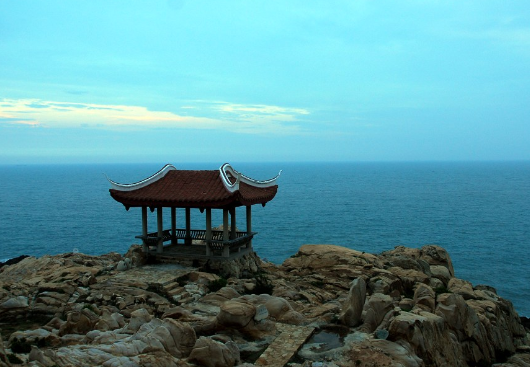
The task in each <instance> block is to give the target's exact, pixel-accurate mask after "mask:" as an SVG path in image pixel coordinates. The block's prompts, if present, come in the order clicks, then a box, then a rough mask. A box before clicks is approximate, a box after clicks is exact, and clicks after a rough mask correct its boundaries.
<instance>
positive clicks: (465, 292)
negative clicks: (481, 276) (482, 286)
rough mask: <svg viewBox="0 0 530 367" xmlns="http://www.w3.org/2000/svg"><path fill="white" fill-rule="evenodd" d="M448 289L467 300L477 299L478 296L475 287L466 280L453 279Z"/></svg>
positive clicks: (448, 284)
mask: <svg viewBox="0 0 530 367" xmlns="http://www.w3.org/2000/svg"><path fill="white" fill-rule="evenodd" d="M447 289H448V290H449V292H451V293H456V294H459V295H461V296H462V297H464V299H466V300H467V299H474V298H477V296H476V295H475V291H474V290H473V286H472V285H471V282H468V281H466V280H462V279H458V278H452V279H451V280H450V281H449V282H448V283H447Z"/></svg>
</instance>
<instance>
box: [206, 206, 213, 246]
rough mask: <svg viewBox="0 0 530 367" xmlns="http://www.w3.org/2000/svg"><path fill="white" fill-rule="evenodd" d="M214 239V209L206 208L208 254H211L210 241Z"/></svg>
mask: <svg viewBox="0 0 530 367" xmlns="http://www.w3.org/2000/svg"><path fill="white" fill-rule="evenodd" d="M211 240H212V209H211V208H206V256H211V255H212V251H211V250H210V241H211Z"/></svg>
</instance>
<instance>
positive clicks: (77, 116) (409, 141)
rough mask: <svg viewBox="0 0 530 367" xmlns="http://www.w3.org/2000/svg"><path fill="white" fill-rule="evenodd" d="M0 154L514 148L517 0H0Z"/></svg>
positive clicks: (518, 132)
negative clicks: (309, 0) (72, 0)
mask: <svg viewBox="0 0 530 367" xmlns="http://www.w3.org/2000/svg"><path fill="white" fill-rule="evenodd" d="M0 55H2V56H1V57H0V163H41V162H58V163H62V162H64V163H66V162H90V163H92V162H164V163H165V162H172V163H179V162H188V161H191V162H193V161H208V162H225V161H233V162H238V161H337V160H338V161H408V160H413V161H414V160H419V161H425V160H521V159H524V160H528V159H530V3H528V2H527V1H517V0H515V1H483V0H482V1H475V0H470V1H436V0H430V1H429V0H425V1H412V0H403V1H384V0H383V1H352V0H349V1H311V2H308V1H275V0H267V1H265V0H263V1H262V0H255V1H249V0H246V1H225V0H216V1H208V2H206V1H201V0H194V1H187V0H165V1H161V0H160V1H130V0H128V1H120V0H114V1H100V0H91V1H83V0H80V1H75V2H71V1H55V0H47V1H35V0H16V1H15V0H13V1H11V0H4V1H0Z"/></svg>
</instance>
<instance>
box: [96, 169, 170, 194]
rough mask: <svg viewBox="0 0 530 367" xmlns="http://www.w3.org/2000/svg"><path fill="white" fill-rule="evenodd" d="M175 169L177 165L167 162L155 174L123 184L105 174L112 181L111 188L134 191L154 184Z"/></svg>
mask: <svg viewBox="0 0 530 367" xmlns="http://www.w3.org/2000/svg"><path fill="white" fill-rule="evenodd" d="M174 170H176V168H175V166H173V165H172V164H166V165H165V166H164V167H162V169H161V170H160V171H158V172H156V173H155V174H153V175H151V176H149V177H147V178H145V179H143V180H141V181H138V182H135V183H131V184H121V183H118V182H115V181H112V180H111V179H110V178H108V176H107V175H105V177H107V181H109V182H110V185H111V186H112V187H111V189H114V190H118V191H133V190H137V189H141V188H142V187H145V186H147V185H150V184H152V183H153V182H156V181H158V180H160V179H161V178H163V177H164V176H165V175H166V174H167V173H168V172H169V171H174Z"/></svg>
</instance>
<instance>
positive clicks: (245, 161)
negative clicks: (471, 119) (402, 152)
mask: <svg viewBox="0 0 530 367" xmlns="http://www.w3.org/2000/svg"><path fill="white" fill-rule="evenodd" d="M224 163H231V164H249V163H253V164H254V163H256V164H258V163H259V164H278V163H285V164H312V163H324V164H335V163H530V158H529V159H425V160H268V161H259V160H255V161H251V160H244V161H238V160H235V161H230V160H228V161H220V160H219V161H214V160H191V161H180V162H179V161H167V162H163V161H143V162H142V161H138V162H124V161H114V162H83V161H73V162H65V161H57V162H0V166H62V165H64V166H67V165H139V164H141V165H164V164H173V165H179V164H185V165H190V164H219V165H222V164H224Z"/></svg>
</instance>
